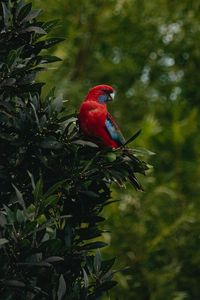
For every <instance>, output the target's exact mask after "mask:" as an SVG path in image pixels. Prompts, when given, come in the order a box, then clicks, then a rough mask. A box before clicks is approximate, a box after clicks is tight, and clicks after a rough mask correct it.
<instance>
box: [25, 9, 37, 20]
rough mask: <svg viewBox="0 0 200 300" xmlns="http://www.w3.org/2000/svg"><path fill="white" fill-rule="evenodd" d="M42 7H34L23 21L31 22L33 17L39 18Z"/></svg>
mask: <svg viewBox="0 0 200 300" xmlns="http://www.w3.org/2000/svg"><path fill="white" fill-rule="evenodd" d="M41 12H42V10H41V9H32V10H31V11H30V12H29V13H28V15H27V16H26V17H25V18H24V20H23V22H30V21H31V20H32V19H35V18H37V17H38V16H39V15H40V14H41Z"/></svg>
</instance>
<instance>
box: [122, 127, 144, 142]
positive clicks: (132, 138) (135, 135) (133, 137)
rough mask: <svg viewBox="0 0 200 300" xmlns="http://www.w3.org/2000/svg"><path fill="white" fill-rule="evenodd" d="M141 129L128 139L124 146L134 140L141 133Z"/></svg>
mask: <svg viewBox="0 0 200 300" xmlns="http://www.w3.org/2000/svg"><path fill="white" fill-rule="evenodd" d="M141 131H142V130H141V129H140V130H138V131H137V132H136V133H135V134H134V135H133V136H132V137H131V138H130V139H128V141H126V143H125V144H124V145H123V146H126V145H128V144H130V143H131V142H132V141H134V140H135V139H136V138H137V137H138V136H139V135H140V133H141Z"/></svg>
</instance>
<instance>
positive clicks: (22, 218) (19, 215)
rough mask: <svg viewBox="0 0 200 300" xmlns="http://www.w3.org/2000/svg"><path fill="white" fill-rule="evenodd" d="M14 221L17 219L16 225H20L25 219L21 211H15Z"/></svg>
mask: <svg viewBox="0 0 200 300" xmlns="http://www.w3.org/2000/svg"><path fill="white" fill-rule="evenodd" d="M16 219H17V221H18V223H20V224H21V223H23V222H24V220H25V218H24V214H23V211H21V210H19V209H18V210H17V212H16Z"/></svg>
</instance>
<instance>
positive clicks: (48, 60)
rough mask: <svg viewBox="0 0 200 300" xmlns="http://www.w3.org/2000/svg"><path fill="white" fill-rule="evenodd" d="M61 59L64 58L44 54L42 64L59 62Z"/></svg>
mask: <svg viewBox="0 0 200 300" xmlns="http://www.w3.org/2000/svg"><path fill="white" fill-rule="evenodd" d="M61 60H62V59H61V58H59V57H57V56H53V55H46V56H42V58H41V61H40V64H49V63H53V62H57V61H61Z"/></svg>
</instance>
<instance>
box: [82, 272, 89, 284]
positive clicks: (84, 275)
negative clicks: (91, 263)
mask: <svg viewBox="0 0 200 300" xmlns="http://www.w3.org/2000/svg"><path fill="white" fill-rule="evenodd" d="M82 271H83V280H84V286H85V288H86V289H87V288H88V286H89V278H88V275H87V273H86V271H85V269H84V268H82Z"/></svg>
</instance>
